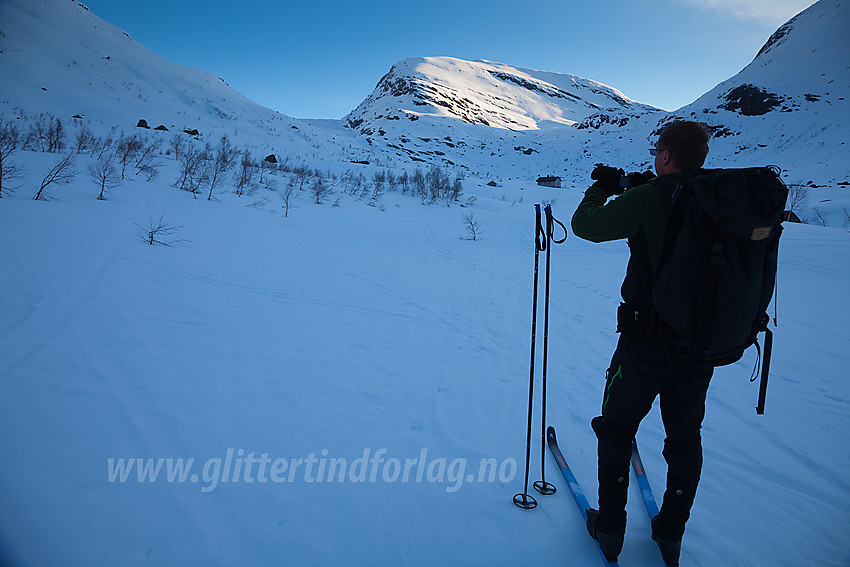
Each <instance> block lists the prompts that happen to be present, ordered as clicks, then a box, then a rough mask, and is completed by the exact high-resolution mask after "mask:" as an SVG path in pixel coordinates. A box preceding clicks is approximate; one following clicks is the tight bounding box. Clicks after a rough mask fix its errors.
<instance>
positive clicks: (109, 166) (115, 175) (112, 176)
mask: <svg viewBox="0 0 850 567" xmlns="http://www.w3.org/2000/svg"><path fill="white" fill-rule="evenodd" d="M116 161H117V160H116V156H115V154H114V153H111V152H110V153H106V154H103V155H101V156H100V157H99V158H98V159H97V160H95V161H94V162H93V163H90V164H89V167H88V172H89V177H91V180H92V181H94V183H95V185H97V186H98V188H99V189H100V193H99V194H98V196H97V198H98V200H99V201H104V200H105V199H106V197H104V194H106V193H108V192H109V191H112V190H113V189H115V188H116V187H118V185H120V184H121V174H120V173H119V172H118V167H116V165H115V162H116Z"/></svg>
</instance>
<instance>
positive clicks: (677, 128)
mask: <svg viewBox="0 0 850 567" xmlns="http://www.w3.org/2000/svg"><path fill="white" fill-rule="evenodd" d="M710 137H711V134H709V133H708V128H706V126H705V124H703V123H701V122H692V121H690V120H677V121H675V122H671V123H670V124H668V125H667V126H665V127H664V129H663V130H662V131H661V135H660V136H659V137H658V144H657V145H656V147H657V148H658V149H659V150H667V151H669V152H670V157H671V159H672V160H673V164H674V165H675V166H676V167H678V168H679V169H681V170H682V171H690V170H691V169H699V168H700V167H702V165H703V164H704V163H705V156H707V155H708V140H709V138H710Z"/></svg>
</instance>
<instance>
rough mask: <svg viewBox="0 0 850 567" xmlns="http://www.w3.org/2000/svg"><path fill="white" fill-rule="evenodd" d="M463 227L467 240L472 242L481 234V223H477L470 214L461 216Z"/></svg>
mask: <svg viewBox="0 0 850 567" xmlns="http://www.w3.org/2000/svg"><path fill="white" fill-rule="evenodd" d="M463 225H464V227H465V228H466V235H467V240H473V241H474V240H476V239H477V238H478V235H479V234H481V223H480V222H478V220H477V219H476V218H475V217H474V216H473V215H472V213H468V214H465V215H463Z"/></svg>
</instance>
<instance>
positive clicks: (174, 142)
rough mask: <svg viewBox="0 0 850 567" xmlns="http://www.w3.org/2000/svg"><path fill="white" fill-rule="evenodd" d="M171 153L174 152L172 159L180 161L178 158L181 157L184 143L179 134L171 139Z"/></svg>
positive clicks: (184, 146)
mask: <svg viewBox="0 0 850 567" xmlns="http://www.w3.org/2000/svg"><path fill="white" fill-rule="evenodd" d="M170 148H171V151H173V152H174V159H175V160H176V161H180V156H182V155H183V150H184V149H185V148H186V141H185V140H184V139H183V136H180V135H179V134H178V135H176V136H174V137H173V138H171V146H170Z"/></svg>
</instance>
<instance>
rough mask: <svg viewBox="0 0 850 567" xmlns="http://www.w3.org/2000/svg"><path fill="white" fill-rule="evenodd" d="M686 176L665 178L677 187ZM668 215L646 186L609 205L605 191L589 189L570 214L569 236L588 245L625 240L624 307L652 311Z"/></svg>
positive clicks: (629, 191) (667, 211)
mask: <svg viewBox="0 0 850 567" xmlns="http://www.w3.org/2000/svg"><path fill="white" fill-rule="evenodd" d="M686 175H687V173H673V174H670V175H667V176H665V177H666V178H668V179H670V180H671V181H672V182H673V183H677V182H678V181H679V180H680V179H682V178H683V177H685V176H686ZM606 201H607V203H606ZM668 213H669V210H668V207H667V205H666V204H665V203H664V201H663V200H662V199H661V196H660V195H659V194H658V190H657V189H656V188H655V186H654V185H652V184H650V183H647V184H645V185H639V186H637V187H633V188H632V189H629V190H627V191H626V192H624V193H623V194H622V195H620V196H619V197H617V198H616V199H613V200H610V201H608V198H607V196H606V194H605V191H603V190H602V189H600V188H599V187H596V186H593V187H591V188H590V189H588V190H587V191H586V192H585V194H584V199H582V201H581V203H579V206H578V208H577V209H576V212H575V213H574V214H573V218H572V223H571V224H572V229H573V233H574V234H575V235H576V236H578V237H580V238H584V239H585V240H590V241H591V242H606V241H609V240H619V239H627V240H628V242H629V249H630V252H631V255H630V257H629V265H628V268H627V270H626V277H625V279H624V280H623V286H622V288H621V294H622V296H623V301H624V302H625V303H628V304H630V305H632V306H634V307H636V308H638V309H652V274H653V270H654V267H655V263H656V262H657V260H658V249H659V247H660V245H661V237H662V235H663V234H664V226H665V225H666V224H667V216H668Z"/></svg>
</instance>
